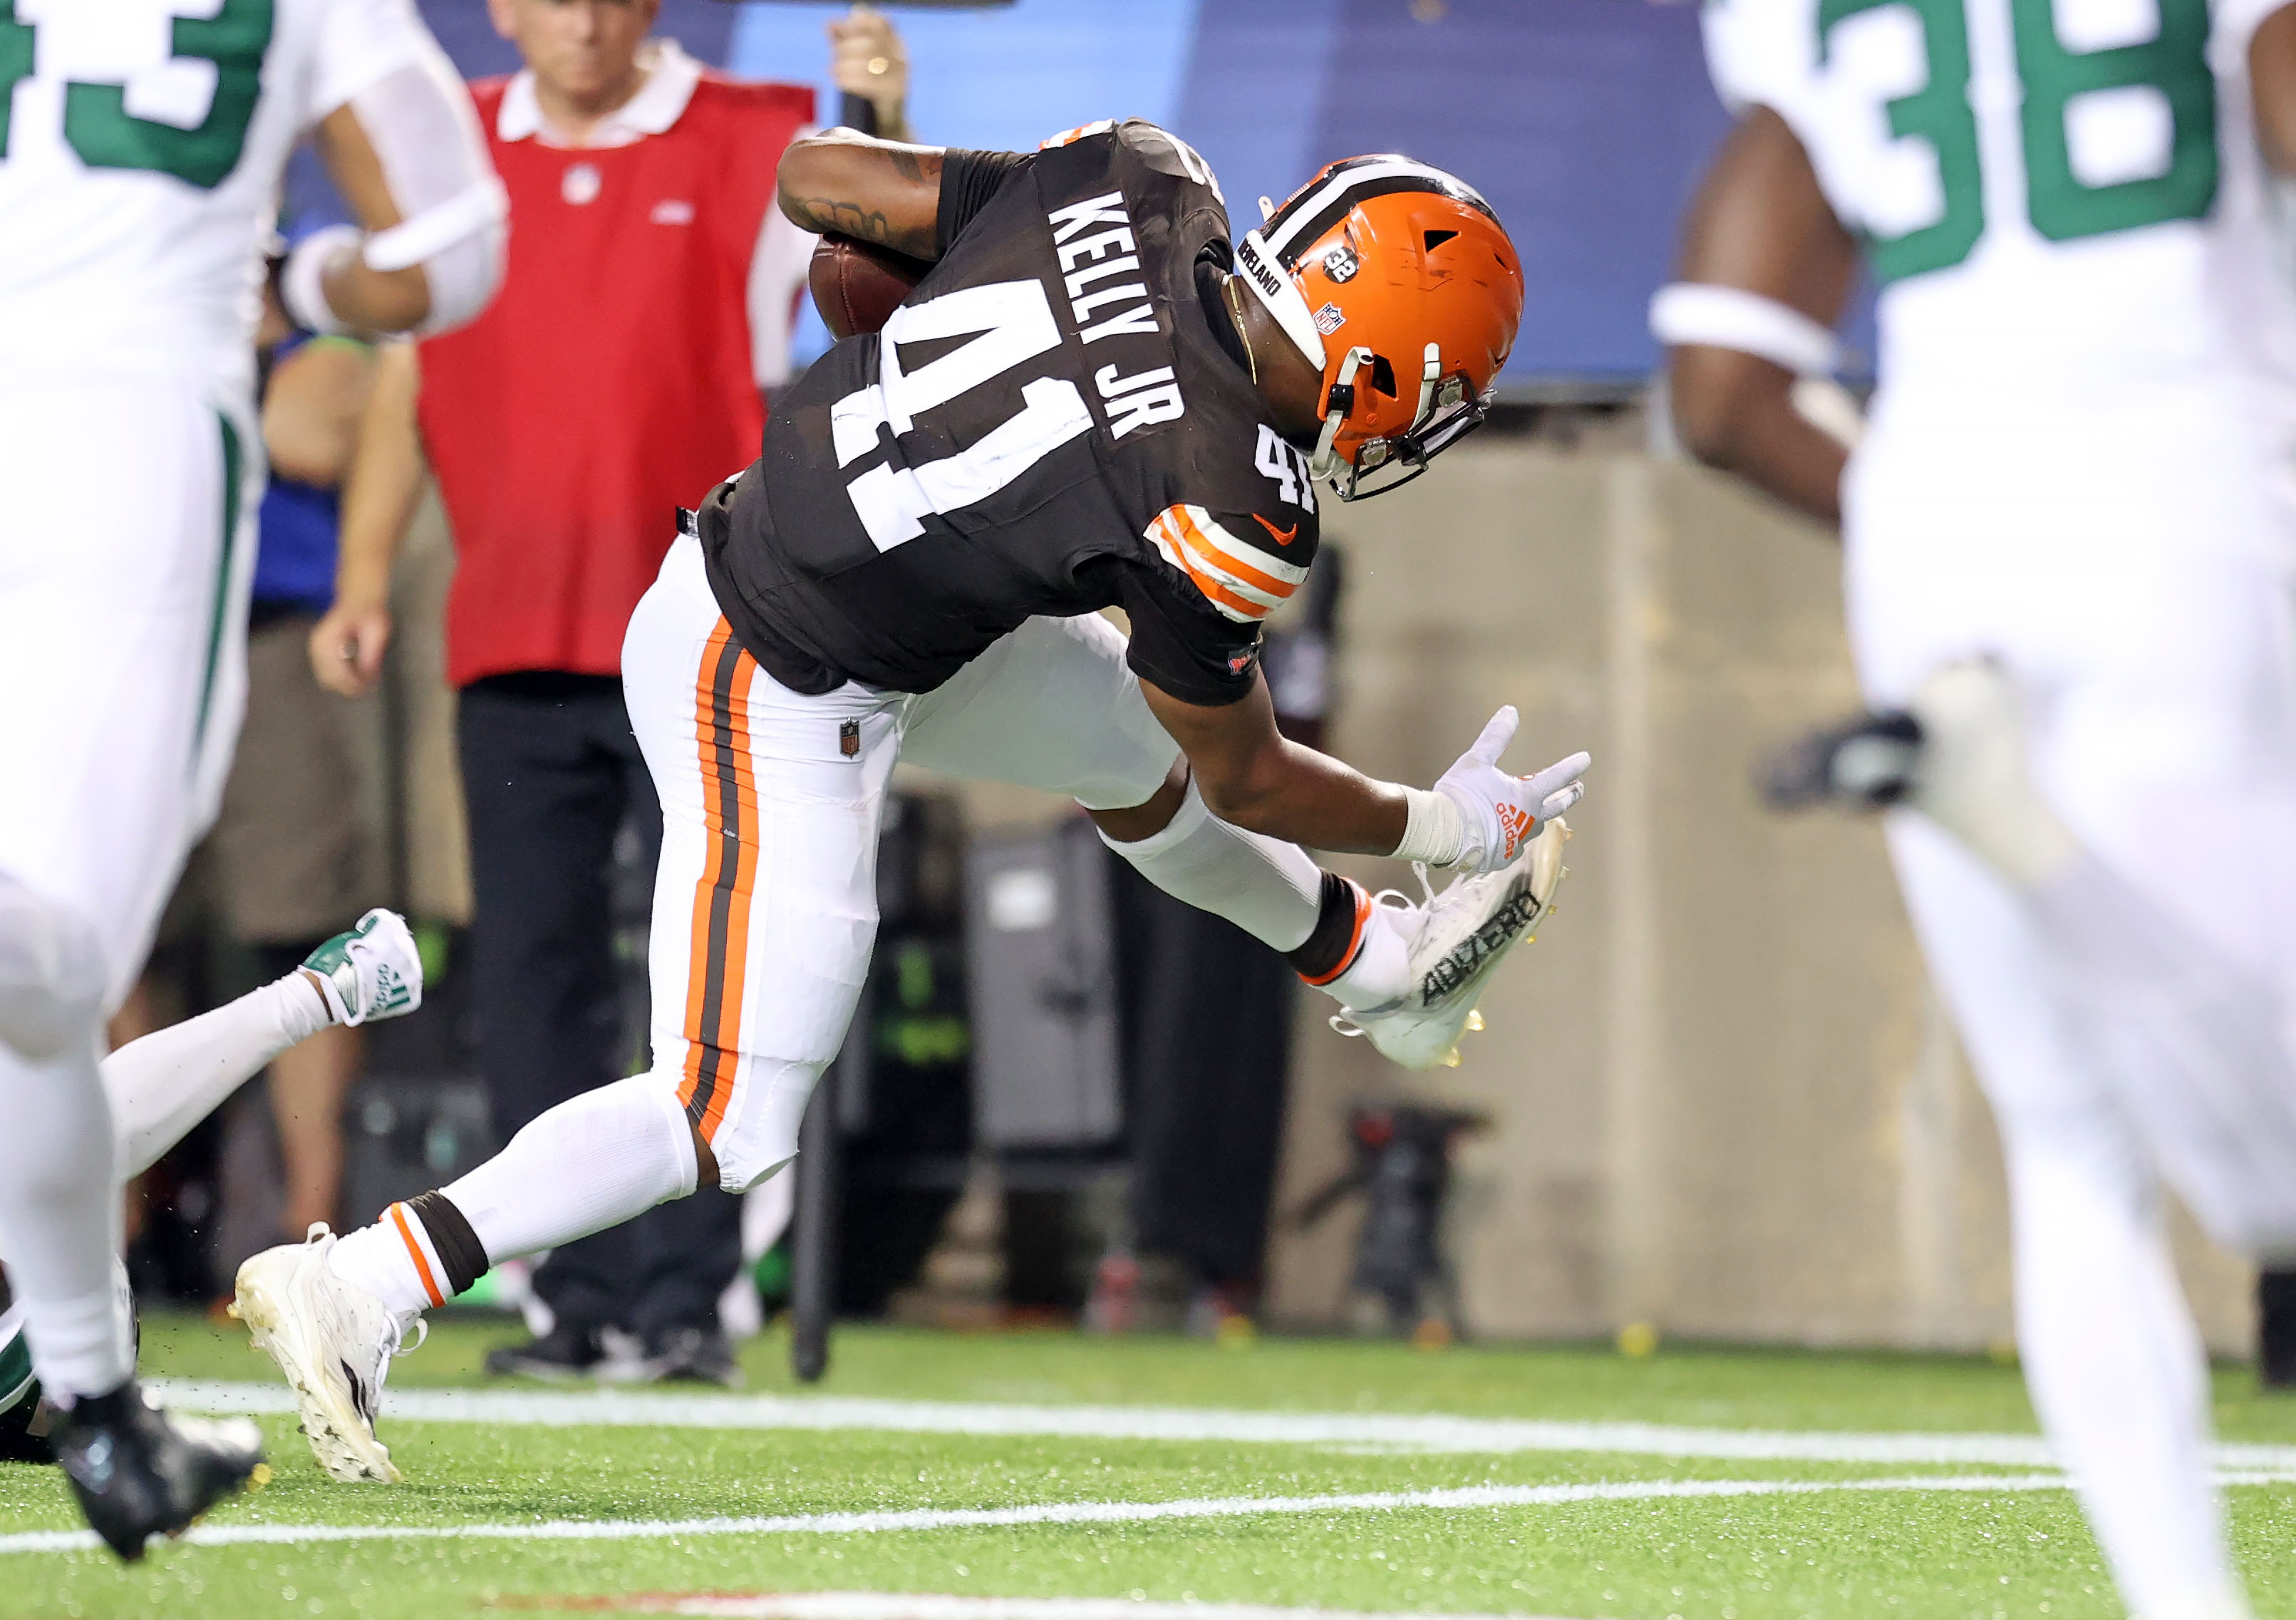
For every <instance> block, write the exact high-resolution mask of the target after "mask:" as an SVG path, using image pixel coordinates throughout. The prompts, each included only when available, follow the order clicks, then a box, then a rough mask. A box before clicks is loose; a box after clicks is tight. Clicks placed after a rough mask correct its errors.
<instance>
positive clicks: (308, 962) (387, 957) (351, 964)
mask: <svg viewBox="0 0 2296 1620" xmlns="http://www.w3.org/2000/svg"><path fill="white" fill-rule="evenodd" d="M303 966H304V968H305V969H307V970H308V971H309V972H310V973H311V974H312V975H313V977H315V978H317V979H318V981H319V994H321V995H322V996H324V998H325V999H326V1002H327V1012H328V1015H329V1016H330V1017H332V1019H334V1021H335V1022H336V1023H338V1024H349V1025H358V1024H375V1023H380V1022H381V1021H382V1020H383V1019H395V1018H398V1017H399V1016H401V1015H402V1014H405V1013H409V1012H412V1011H414V1010H415V1009H416V1008H417V1007H420V1006H421V1005H422V952H421V951H419V950H418V949H416V948H415V944H414V934H413V933H412V932H411V931H409V929H407V926H406V919H405V918H403V917H401V916H400V915H399V914H398V912H388V911H385V910H383V909H382V908H381V906H377V907H376V908H375V909H374V910H373V911H371V912H368V913H367V914H366V915H365V916H364V917H362V918H360V919H359V920H358V926H357V927H356V928H354V929H350V930H349V931H348V932H347V933H342V934H338V935H336V936H335V937H333V938H332V939H330V940H328V941H327V942H326V944H324V945H321V946H320V947H319V948H318V949H317V950H316V951H314V952H312V953H310V954H309V955H308V956H307V957H305V958H304V959H303Z"/></svg>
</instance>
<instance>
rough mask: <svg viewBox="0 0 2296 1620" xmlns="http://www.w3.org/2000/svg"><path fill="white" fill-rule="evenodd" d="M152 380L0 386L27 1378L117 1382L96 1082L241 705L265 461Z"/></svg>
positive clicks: (11, 1106)
mask: <svg viewBox="0 0 2296 1620" xmlns="http://www.w3.org/2000/svg"><path fill="white" fill-rule="evenodd" d="M224 404H225V402H219V401H218V400H217V397H216V396H215V394H214V392H213V390H212V389H209V388H208V387H207V386H205V385H203V384H201V383H199V382H196V381H193V380H188V379H186V380H174V379H170V378H168V377H165V376H156V375H155V376H152V377H127V376H118V375H83V374H77V373H73V372H56V373H53V374H41V373H40V372H37V371H29V372H28V371H26V370H24V369H21V368H19V369H18V370H16V371H14V372H12V373H11V374H10V376H9V377H8V378H7V379H6V380H5V382H4V384H0V446H5V449H4V453H0V454H4V458H5V465H6V467H7V469H8V471H7V476H6V477H5V478H0V1115H4V1117H6V1118H7V1119H8V1121H9V1129H8V1130H7V1131H6V1132H5V1133H0V1253H4V1254H5V1255H6V1256H8V1261H9V1272H10V1279H11V1283H12V1288H13V1289H14V1292H15V1295H16V1297H17V1299H18V1300H19V1301H20V1302H21V1304H22V1305H23V1307H24V1313H25V1317H26V1321H27V1325H28V1327H29V1331H30V1336H31V1341H32V1343H33V1345H34V1346H36V1354H37V1358H38V1362H39V1369H40V1373H41V1379H42V1382H43V1383H44V1384H45V1386H47V1387H48V1388H50V1389H51V1390H52V1391H61V1392H64V1393H66V1394H69V1395H80V1394H94V1393H96V1392H98V1391H101V1390H103V1389H107V1388H110V1387H113V1386H115V1385H117V1384H118V1383H119V1381H120V1379H124V1378H125V1377H127V1375H128V1373H129V1372H131V1371H132V1370H133V1367H134V1354H133V1351H132V1348H131V1346H130V1343H129V1337H128V1325H127V1321H126V1320H125V1318H124V1316H123V1315H122V1313H120V1312H119V1310H118V1309H117V1305H116V1301H115V1297H114V1293H113V1289H112V1282H111V1266H112V1256H113V1255H114V1254H115V1253H116V1251H117V1248H118V1241H119V1199H118V1181H119V1177H118V1174H117V1166H116V1163H115V1153H114V1147H113V1140H112V1126H111V1118H110V1115H109V1110H108V1109H107V1108H106V1105H105V1101H104V1097H103V1092H102V1087H101V1085H100V1084H99V1083H98V1080H97V1076H96V1067H95V1065H96V1051H97V1047H96V1039H97V1032H98V1030H99V1028H100V1027H101V1026H102V1020H103V1018H104V1017H105V1015H106V1014H108V1013H109V1012H110V1011H111V1009H112V1008H113V1007H114V1006H116V1005H117V1004H118V1002H119V999H120V998H121V997H122V996H124V995H125V994H127V988H128V986H130V985H132V984H133V983H134V982H135V977H136V975H137V974H138V973H139V972H140V971H141V970H142V968H143V957H144V954H145V953H146V952H147V951H148V950H149V949H150V946H151V941H152V932H153V930H154V929H156V927H157V926H158V921H159V916H160V908H161V907H162V906H163V905H164V904H166V901H167V897H168V891H169V890H170V889H171V888H173V887H174V885H175V881H176V876H177V874H178V872H179V871H181V869H182V866H183V862H184V855H186V854H187V853H188V851H189V850H190V848H191V847H192V844H193V840H194V839H196V838H197V837H198V836H199V835H200V834H201V832H202V831H204V830H205V829H206V826H207V824H208V822H209V821H211V820H212V819H213V817H214V813H215V807H216V805H217V800H218V798H219V797H220V795H221V792H222V784H223V779H224V773H225V769H226V767H227V766H228V765H229V762H230V755H231V749H232V746H233V744H234V741H235V740H236V739H237V735H238V730H239V717H240V710H241V707H242V700H243V697H244V685H245V675H244V648H245V639H246V600H247V589H248V582H249V580H250V577H251V569H252V566H253V560H254V547H253V544H252V541H253V531H254V524H253V514H254V510H255V502H256V499H257V497H258V493H259V487H260V484H261V481H262V457H261V452H260V446H259V440H258V438H257V437H256V435H255V432H254V431H253V418H252V413H251V412H250V411H249V410H248V409H247V408H246V407H245V405H244V404H243V403H231V404H230V405H229V408H228V409H227V410H226V409H225V408H222V407H223V405H224Z"/></svg>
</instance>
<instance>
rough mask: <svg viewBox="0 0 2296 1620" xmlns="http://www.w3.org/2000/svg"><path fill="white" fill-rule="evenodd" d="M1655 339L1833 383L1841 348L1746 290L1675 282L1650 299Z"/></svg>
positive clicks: (1804, 318)
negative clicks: (1734, 354) (1726, 351)
mask: <svg viewBox="0 0 2296 1620" xmlns="http://www.w3.org/2000/svg"><path fill="white" fill-rule="evenodd" d="M1650 326H1651V335H1652V336H1653V337H1655V338H1656V339H1657V340H1659V341H1660V342H1661V343H1664V344H1666V345H1668V346H1669V348H1672V347H1677V346H1680V345H1683V344H1687V343H1696V344H1702V345H1704V346H1706V347H1709V348H1734V349H1736V350H1737V351H1738V352H1739V353H1741V354H1746V355H1752V356H1756V357H1757V358H1759V359H1763V360H1767V361H1768V362H1770V363H1771V364H1773V365H1781V366H1784V368H1785V369H1786V370H1787V371H1790V372H1793V373H1795V374H1796V375H1797V376H1802V377H1831V376H1832V375H1833V372H1834V368H1835V366H1836V365H1838V364H1840V363H1841V344H1840V343H1839V342H1837V341H1836V340H1835V339H1834V336H1833V333H1832V332H1830V331H1826V330H1825V327H1823V326H1820V325H1819V324H1818V323H1816V321H1813V320H1811V319H1810V318H1809V317H1808V315H1804V314H1802V312H1801V311H1800V310H1799V309H1793V308H1790V307H1787V306H1786V305H1784V304H1781V303H1779V302H1778V301H1777V300H1776V299H1766V298H1764V297H1763V296H1762V295H1761V294H1760V293H1759V292H1748V291H1747V290H1745V289H1743V288H1742V287H1719V286H1716V285H1713V284H1712V283H1710V282H1674V283H1673V284H1672V285H1670V286H1666V287H1661V288H1660V289H1659V290H1658V293H1657V296H1656V297H1654V298H1652V299H1651V308H1650Z"/></svg>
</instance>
